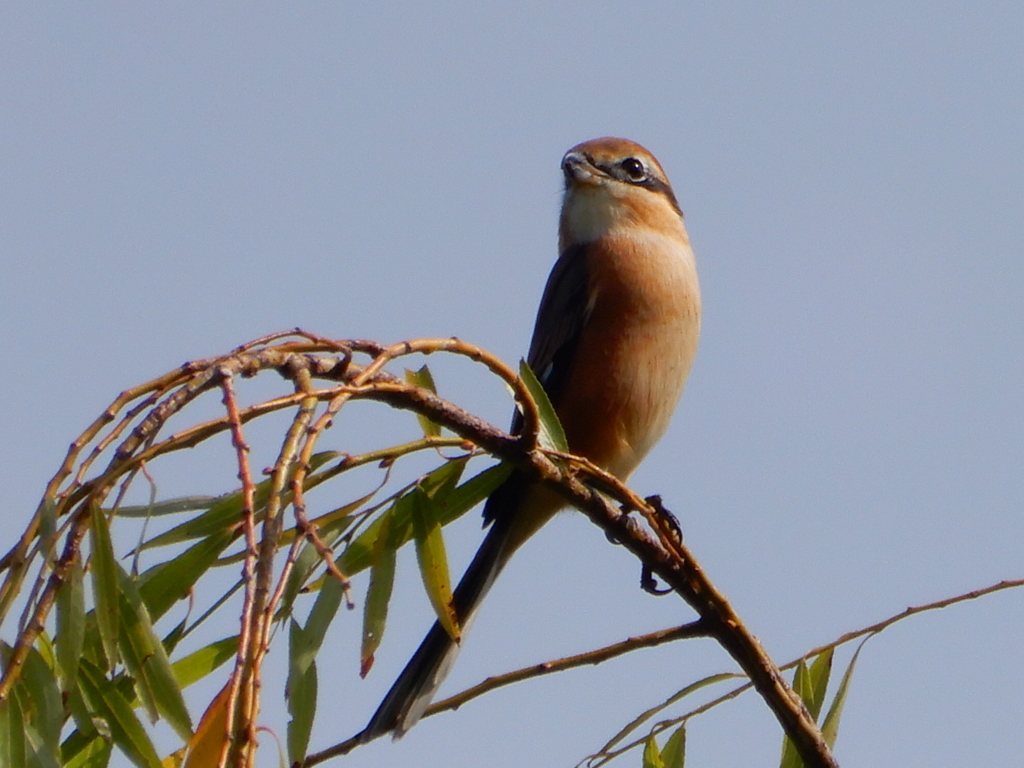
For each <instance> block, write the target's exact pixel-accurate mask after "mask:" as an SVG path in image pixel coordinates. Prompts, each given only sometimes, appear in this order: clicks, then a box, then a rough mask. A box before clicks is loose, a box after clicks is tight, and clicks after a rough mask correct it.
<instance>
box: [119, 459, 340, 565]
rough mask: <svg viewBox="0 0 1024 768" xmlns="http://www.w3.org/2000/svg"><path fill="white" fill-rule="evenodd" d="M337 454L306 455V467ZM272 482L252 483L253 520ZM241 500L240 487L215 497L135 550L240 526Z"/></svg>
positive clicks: (309, 481) (311, 482) (312, 481)
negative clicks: (201, 509)
mask: <svg viewBox="0 0 1024 768" xmlns="http://www.w3.org/2000/svg"><path fill="white" fill-rule="evenodd" d="M339 456H341V454H340V453H338V452H336V451H323V452H321V453H318V454H316V455H314V456H312V457H311V458H310V461H309V465H310V469H311V470H315V469H317V468H319V467H321V466H323V465H324V464H325V463H327V462H328V461H331V460H332V459H335V458H338V457H339ZM317 481H318V479H317V478H315V477H313V476H310V477H309V478H307V481H306V483H305V484H304V485H305V488H307V489H308V488H311V487H313V486H314V485H316V484H317ZM273 482H274V481H273V479H272V478H271V479H267V480H264V481H262V482H260V483H257V484H256V489H255V494H254V499H253V508H254V509H253V511H254V513H255V517H256V520H257V522H258V521H259V520H261V519H262V516H263V512H264V511H265V510H266V507H267V499H268V498H269V497H270V491H271V488H272V484H273ZM290 498H291V494H290V493H286V494H285V501H287V500H288V499H290ZM242 503H243V498H242V491H241V490H238V491H233V492H231V493H228V494H225V495H223V496H219V497H217V501H216V503H215V504H213V506H211V507H210V508H209V509H207V510H206V511H205V512H204V513H203V514H201V515H198V516H197V517H194V518H192V519H190V520H186V521H185V522H183V523H181V524H180V525H177V526H175V527H174V528H171V529H170V530H169V531H165V532H164V533H161V534H160V535H158V536H154V537H153V538H152V539H150V540H149V541H147V542H145V543H144V544H142V546H140V547H139V550H140V551H145V550H147V549H154V548H156V547H165V546H168V545H171V544H181V543H182V542H185V541H191V540H192V539H202V538H206V537H207V536H212V535H213V534H215V533H219V532H220V531H223V530H225V529H233V528H235V527H237V526H239V525H241V522H242Z"/></svg>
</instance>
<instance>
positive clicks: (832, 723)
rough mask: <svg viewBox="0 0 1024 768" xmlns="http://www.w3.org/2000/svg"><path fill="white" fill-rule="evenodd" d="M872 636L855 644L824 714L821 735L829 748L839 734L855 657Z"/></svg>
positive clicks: (833, 744)
mask: <svg viewBox="0 0 1024 768" xmlns="http://www.w3.org/2000/svg"><path fill="white" fill-rule="evenodd" d="M872 637H873V635H868V636H867V637H865V638H864V639H863V640H862V641H861V644H860V645H858V646H857V650H856V651H854V653H853V658H851V659H850V665H849V666H848V667H847V668H846V672H844V673H843V679H842V680H840V681H839V688H838V690H836V697H835V698H834V699H833V700H832V706H830V707H829V708H828V713H827V714H826V715H825V722H824V723H823V724H822V726H821V735H822V736H824V737H825V743H826V744H828V746H829V749H831V748H832V747H834V746H835V743H836V737H837V736H838V735H839V719H840V718H841V717H842V715H843V707H844V706H845V705H846V694H847V693H849V690H850V681H851V680H852V679H853V668H854V667H855V666H856V664H857V658H858V657H859V656H860V652H861V650H862V649H863V648H864V643H866V642H867V641H868V640H870V639H871V638H872Z"/></svg>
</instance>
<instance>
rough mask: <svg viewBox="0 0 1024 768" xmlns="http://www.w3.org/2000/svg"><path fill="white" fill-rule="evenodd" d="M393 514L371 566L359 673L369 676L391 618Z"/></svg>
mask: <svg viewBox="0 0 1024 768" xmlns="http://www.w3.org/2000/svg"><path fill="white" fill-rule="evenodd" d="M391 517H392V516H391V515H390V514H386V515H384V517H383V518H382V520H381V523H382V525H381V530H380V535H379V536H378V537H377V541H376V542H374V548H373V563H372V565H371V566H370V585H369V587H367V590H366V602H365V603H364V604H363V642H362V647H361V649H360V653H359V659H360V663H359V675H360V676H361V677H366V675H367V673H369V671H370V667H372V666H373V658H374V654H375V653H376V652H377V648H378V647H379V646H380V641H381V639H382V638H383V637H384V627H385V624H386V623H387V619H388V604H389V603H390V602H391V590H392V588H393V587H394V584H395V560H396V555H395V548H394V546H393V537H392V536H391V534H390V529H391V526H390V522H391Z"/></svg>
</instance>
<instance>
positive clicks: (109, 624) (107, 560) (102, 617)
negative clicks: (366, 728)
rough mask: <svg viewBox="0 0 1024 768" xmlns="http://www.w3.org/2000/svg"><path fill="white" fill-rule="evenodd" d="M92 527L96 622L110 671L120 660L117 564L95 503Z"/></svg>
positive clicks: (102, 515) (108, 536)
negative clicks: (118, 645)
mask: <svg viewBox="0 0 1024 768" xmlns="http://www.w3.org/2000/svg"><path fill="white" fill-rule="evenodd" d="M90 513H91V522H92V525H91V526H90V527H89V544H90V548H91V549H92V563H91V566H90V567H91V569H92V596H93V602H94V603H95V606H96V609H95V614H96V623H97V625H98V627H99V631H100V640H101V641H102V643H103V653H104V655H105V656H106V662H107V667H106V668H107V669H112V668H113V667H114V665H115V664H116V663H117V661H118V655H117V634H118V624H119V621H120V617H119V610H118V602H119V596H118V590H117V562H116V561H115V559H114V548H113V545H112V544H111V542H110V529H109V528H108V527H107V518H106V517H105V516H104V514H103V510H101V509H100V508H99V505H98V504H95V505H93V506H92V508H91V509H90Z"/></svg>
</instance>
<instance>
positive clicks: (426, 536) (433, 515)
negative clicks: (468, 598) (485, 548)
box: [411, 491, 462, 641]
mask: <svg viewBox="0 0 1024 768" xmlns="http://www.w3.org/2000/svg"><path fill="white" fill-rule="evenodd" d="M411 496H412V499H413V504H412V512H413V526H412V527H413V535H414V537H415V540H416V560H417V562H418V563H419V566H420V576H421V577H422V579H423V586H424V588H425V589H426V591H427V597H429V598H430V604H431V606H432V607H433V608H434V613H435V614H437V620H438V621H439V622H440V623H441V626H442V627H444V629H445V631H446V632H447V633H448V635H449V636H450V637H451V638H452V639H453V640H456V641H457V640H459V638H460V636H461V633H462V631H461V628H460V627H459V621H458V617H457V616H456V615H455V607H454V606H453V605H452V583H451V577H450V576H449V574H448V555H447V554H446V553H445V547H444V537H443V536H442V535H441V523H440V521H439V520H438V516H437V512H436V508H435V507H434V505H433V502H432V500H431V499H430V497H429V496H428V495H427V494H426V493H425V492H422V491H421V492H419V493H417V492H415V491H414V492H413V493H412V494H411Z"/></svg>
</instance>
